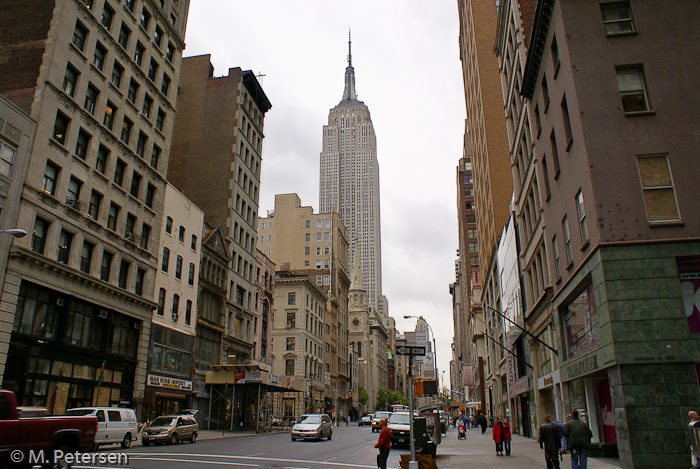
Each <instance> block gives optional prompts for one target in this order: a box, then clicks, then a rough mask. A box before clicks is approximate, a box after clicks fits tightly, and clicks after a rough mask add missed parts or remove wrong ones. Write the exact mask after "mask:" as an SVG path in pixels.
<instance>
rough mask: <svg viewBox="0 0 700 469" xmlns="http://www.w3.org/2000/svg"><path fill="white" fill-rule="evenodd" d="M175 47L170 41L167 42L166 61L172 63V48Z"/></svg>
mask: <svg viewBox="0 0 700 469" xmlns="http://www.w3.org/2000/svg"><path fill="white" fill-rule="evenodd" d="M174 49H175V46H174V45H173V43H172V42H168V47H167V49H165V60H167V61H168V62H170V63H172V62H173V50H174Z"/></svg>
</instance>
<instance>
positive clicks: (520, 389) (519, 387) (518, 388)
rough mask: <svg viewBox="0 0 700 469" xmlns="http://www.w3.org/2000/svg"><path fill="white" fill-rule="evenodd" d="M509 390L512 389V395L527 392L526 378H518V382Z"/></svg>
mask: <svg viewBox="0 0 700 469" xmlns="http://www.w3.org/2000/svg"><path fill="white" fill-rule="evenodd" d="M511 389H513V395H518V394H522V393H524V392H527V390H528V385H527V376H524V377H523V378H520V379H519V380H518V381H516V382H515V384H513V387H512V388H511Z"/></svg>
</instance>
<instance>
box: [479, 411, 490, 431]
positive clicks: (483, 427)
mask: <svg viewBox="0 0 700 469" xmlns="http://www.w3.org/2000/svg"><path fill="white" fill-rule="evenodd" d="M477 420H478V421H479V425H480V426H481V434H482V435H483V434H484V433H486V425H487V424H488V422H486V416H485V415H484V414H482V413H481V412H479V417H478V418H477Z"/></svg>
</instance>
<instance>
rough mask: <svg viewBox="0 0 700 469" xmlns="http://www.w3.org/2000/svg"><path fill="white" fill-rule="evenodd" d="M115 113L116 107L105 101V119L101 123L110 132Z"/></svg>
mask: <svg viewBox="0 0 700 469" xmlns="http://www.w3.org/2000/svg"><path fill="white" fill-rule="evenodd" d="M116 113H117V107H116V106H115V105H114V104H112V102H111V101H107V106H105V117H104V120H103V121H102V123H103V124H104V126H105V127H107V128H108V129H109V130H112V127H113V125H114V116H115V114H116Z"/></svg>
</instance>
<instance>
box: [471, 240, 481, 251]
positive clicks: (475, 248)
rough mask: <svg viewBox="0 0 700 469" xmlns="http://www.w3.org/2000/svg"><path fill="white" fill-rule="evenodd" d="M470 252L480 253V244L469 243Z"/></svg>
mask: <svg viewBox="0 0 700 469" xmlns="http://www.w3.org/2000/svg"><path fill="white" fill-rule="evenodd" d="M469 252H479V243H478V242H476V243H469Z"/></svg>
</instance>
